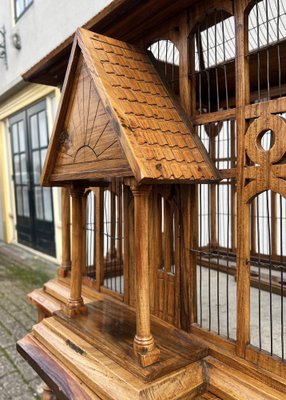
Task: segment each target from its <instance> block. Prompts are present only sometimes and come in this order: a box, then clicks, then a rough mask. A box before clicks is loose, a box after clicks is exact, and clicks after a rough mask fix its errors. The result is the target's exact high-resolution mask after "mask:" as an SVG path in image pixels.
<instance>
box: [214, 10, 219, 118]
mask: <svg viewBox="0 0 286 400" xmlns="http://www.w3.org/2000/svg"><path fill="white" fill-rule="evenodd" d="M214 46H215V48H214V52H215V79H216V101H217V111H219V81H218V68H217V11H215V43H214Z"/></svg>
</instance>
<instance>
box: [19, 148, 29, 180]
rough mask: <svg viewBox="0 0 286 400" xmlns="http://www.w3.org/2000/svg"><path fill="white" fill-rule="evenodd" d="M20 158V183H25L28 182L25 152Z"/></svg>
mask: <svg viewBox="0 0 286 400" xmlns="http://www.w3.org/2000/svg"><path fill="white" fill-rule="evenodd" d="M20 160H21V175H22V183H23V184H24V185H26V184H27V183H28V172H27V160H26V153H23V154H21V155H20Z"/></svg>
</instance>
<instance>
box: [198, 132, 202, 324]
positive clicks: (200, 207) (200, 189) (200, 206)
mask: <svg viewBox="0 0 286 400" xmlns="http://www.w3.org/2000/svg"><path fill="white" fill-rule="evenodd" d="M200 129H201V127H200ZM199 198H200V203H199V210H200V217H199V225H200V248H201V247H202V229H203V224H202V185H199ZM202 290H203V287H202V252H201V251H200V302H199V303H200V326H201V327H202V323H203V310H202V307H203V295H202Z"/></svg>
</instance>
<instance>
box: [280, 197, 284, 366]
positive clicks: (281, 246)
mask: <svg viewBox="0 0 286 400" xmlns="http://www.w3.org/2000/svg"><path fill="white" fill-rule="evenodd" d="M279 203H280V264H281V273H280V280H281V286H280V290H281V293H280V299H281V300H280V308H281V315H280V323H281V358H282V361H284V360H285V359H284V282H283V269H284V265H283V208H282V196H281V195H279Z"/></svg>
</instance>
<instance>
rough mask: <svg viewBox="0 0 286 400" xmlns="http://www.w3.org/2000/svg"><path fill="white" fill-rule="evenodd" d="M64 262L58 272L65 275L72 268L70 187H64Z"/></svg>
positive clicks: (62, 207) (62, 197)
mask: <svg viewBox="0 0 286 400" xmlns="http://www.w3.org/2000/svg"><path fill="white" fill-rule="evenodd" d="M61 200H62V204H61V210H62V264H61V266H60V267H59V270H58V274H59V276H60V277H65V276H66V275H67V272H68V271H70V269H71V244H70V193H69V188H66V187H63V188H62V196H61Z"/></svg>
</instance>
